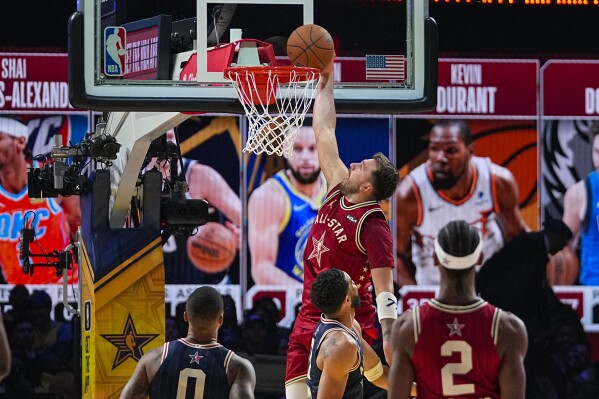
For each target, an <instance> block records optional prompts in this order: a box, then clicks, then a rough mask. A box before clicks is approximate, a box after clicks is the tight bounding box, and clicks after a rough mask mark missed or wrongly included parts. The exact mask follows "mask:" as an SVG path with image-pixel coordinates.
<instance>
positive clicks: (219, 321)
mask: <svg viewBox="0 0 599 399" xmlns="http://www.w3.org/2000/svg"><path fill="white" fill-rule="evenodd" d="M224 321H225V314H224V313H221V314H220V316H218V327H219V328H220V326H222V325H223V322H224Z"/></svg>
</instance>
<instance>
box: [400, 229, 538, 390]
mask: <svg viewBox="0 0 599 399" xmlns="http://www.w3.org/2000/svg"><path fill="white" fill-rule="evenodd" d="M434 246H435V255H434V262H435V264H436V265H437V267H439V269H440V274H441V276H440V277H441V285H440V288H439V295H437V297H436V298H434V299H431V300H430V301H429V302H428V303H426V304H424V305H421V306H417V307H416V308H414V309H413V310H409V311H407V312H405V313H403V314H402V316H401V317H400V318H399V319H398V320H397V321H396V322H395V324H394V325H393V341H392V342H393V359H394V362H393V364H392V365H391V371H390V373H389V398H392V399H408V398H410V390H411V388H412V382H413V381H415V382H416V384H417V387H418V398H421V399H433V398H466V397H468V398H481V399H482V398H485V399H486V398H488V399H499V398H500V397H501V398H510V399H523V398H524V388H525V380H526V377H525V374H524V364H523V362H524V356H525V355H526V349H527V336H526V329H525V327H524V323H522V321H521V320H520V319H518V318H517V317H516V316H514V315H513V314H511V313H508V312H504V311H502V310H501V309H499V308H496V307H495V306H493V305H491V304H489V303H487V302H485V301H483V300H482V299H480V298H479V297H477V296H476V293H475V289H474V279H475V267H474V266H475V265H479V264H481V263H482V260H483V256H482V240H481V237H480V235H479V233H478V231H477V229H476V228H475V227H472V226H471V225H469V224H468V223H466V222H465V221H463V220H460V221H453V222H449V223H448V224H447V225H445V227H443V228H442V229H441V231H440V232H439V234H438V235H437V238H436V239H435V243H434Z"/></svg>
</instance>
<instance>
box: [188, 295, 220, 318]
mask: <svg viewBox="0 0 599 399" xmlns="http://www.w3.org/2000/svg"><path fill="white" fill-rule="evenodd" d="M223 309H224V305H223V297H222V296H221V294H220V293H219V292H218V291H217V290H215V289H214V288H212V287H208V286H203V287H200V288H197V289H196V290H195V291H194V292H192V293H191V295H190V296H189V298H188V299H187V303H186V304H185V311H186V312H187V316H188V317H189V318H190V319H192V320H195V321H197V322H199V323H201V322H212V321H215V320H217V319H218V318H219V317H220V315H221V314H222V313H223Z"/></svg>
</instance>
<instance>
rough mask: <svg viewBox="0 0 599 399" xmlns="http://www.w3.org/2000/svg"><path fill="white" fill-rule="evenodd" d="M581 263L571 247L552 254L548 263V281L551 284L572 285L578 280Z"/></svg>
mask: <svg viewBox="0 0 599 399" xmlns="http://www.w3.org/2000/svg"><path fill="white" fill-rule="evenodd" d="M579 271H580V263H579V261H578V256H576V253H575V252H574V250H573V249H572V248H571V247H565V248H564V249H562V250H561V251H559V252H558V253H556V254H555V255H553V256H551V257H550V259H549V263H547V282H548V283H549V284H550V285H552V286H553V285H572V284H576V282H577V281H578V273H579Z"/></svg>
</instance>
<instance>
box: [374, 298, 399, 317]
mask: <svg viewBox="0 0 599 399" xmlns="http://www.w3.org/2000/svg"><path fill="white" fill-rule="evenodd" d="M376 311H377V314H378V316H379V320H383V319H397V299H396V298H395V295H393V294H392V293H390V292H388V291H383V292H381V293H380V294H378V295H377V296H376Z"/></svg>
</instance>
